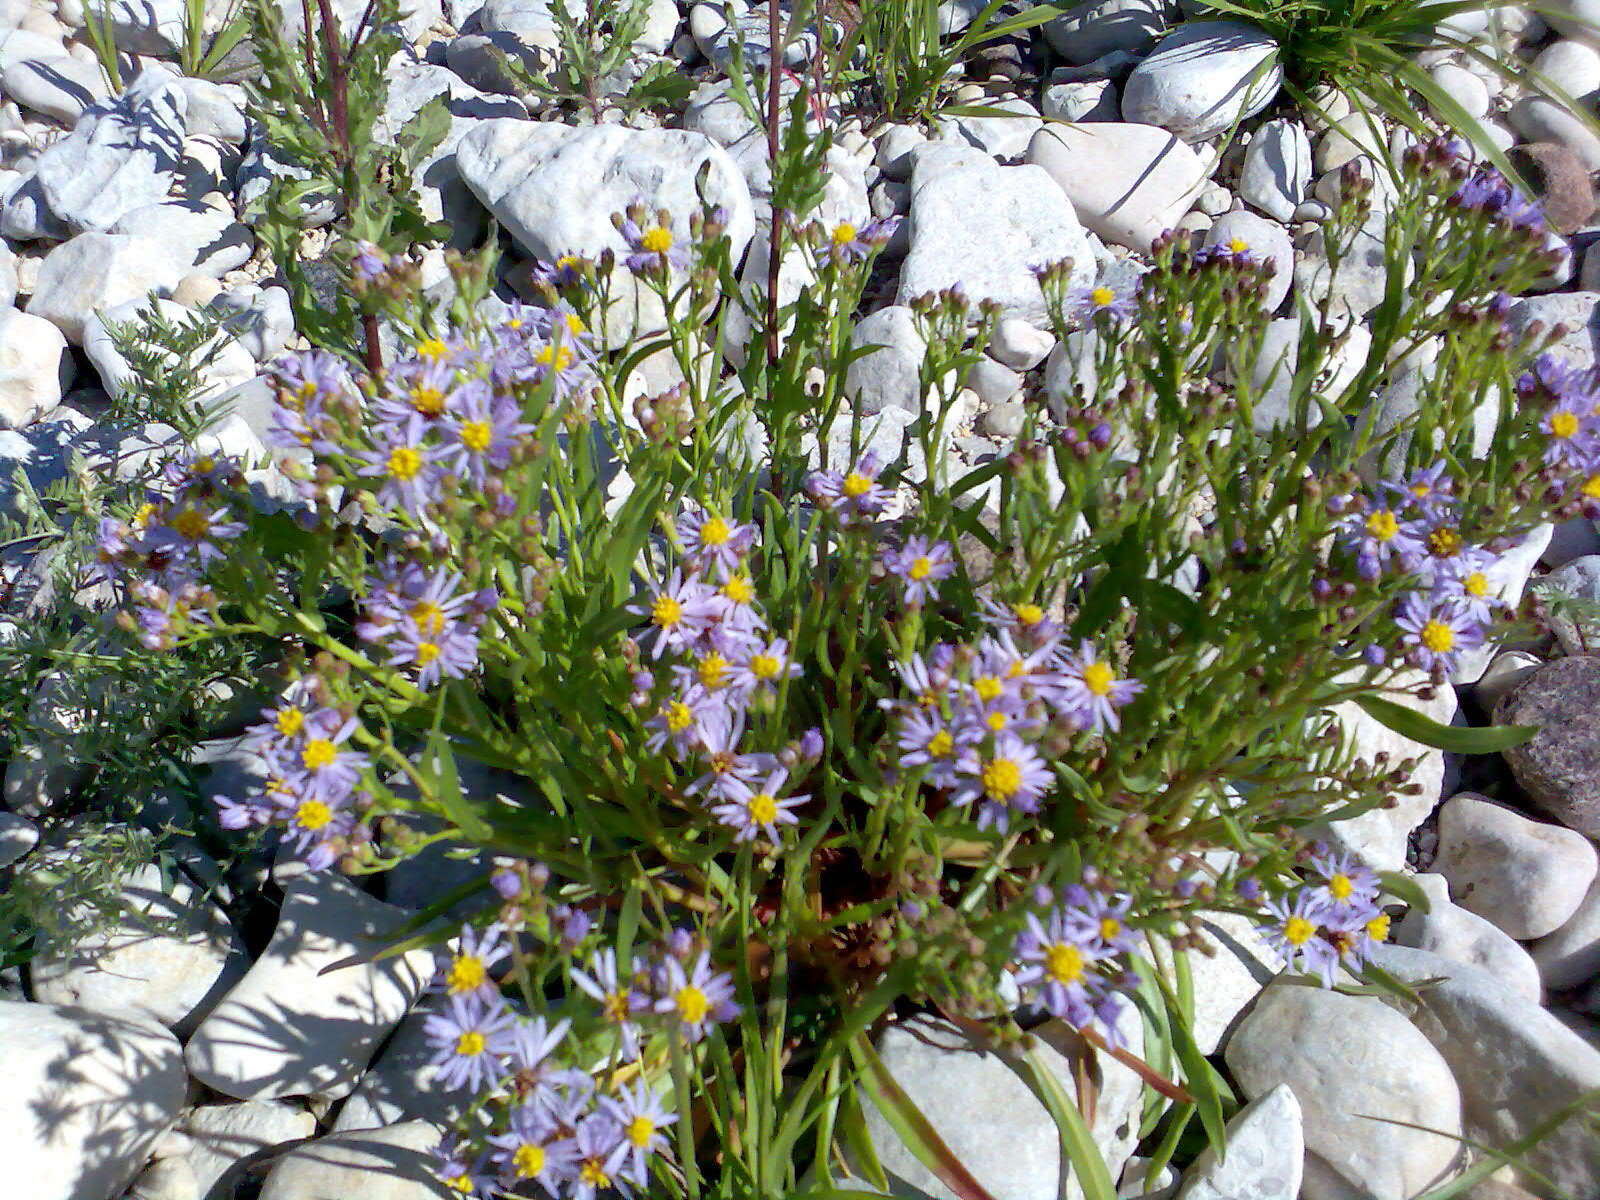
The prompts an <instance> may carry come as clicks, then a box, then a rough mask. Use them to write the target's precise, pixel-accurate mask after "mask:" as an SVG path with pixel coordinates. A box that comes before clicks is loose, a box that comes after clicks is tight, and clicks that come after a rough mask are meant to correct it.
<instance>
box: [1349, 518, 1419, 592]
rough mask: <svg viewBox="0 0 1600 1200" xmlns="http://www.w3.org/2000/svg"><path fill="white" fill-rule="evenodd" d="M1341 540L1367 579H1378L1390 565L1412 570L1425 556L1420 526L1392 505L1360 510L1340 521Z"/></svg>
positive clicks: (1357, 567)
mask: <svg viewBox="0 0 1600 1200" xmlns="http://www.w3.org/2000/svg"><path fill="white" fill-rule="evenodd" d="M1338 531H1339V537H1340V540H1341V541H1342V542H1343V544H1344V546H1345V548H1346V549H1347V550H1349V551H1350V552H1351V553H1352V554H1354V555H1355V556H1356V570H1357V571H1358V572H1359V573H1360V575H1361V577H1362V578H1363V579H1376V578H1377V577H1378V576H1379V574H1381V573H1382V571H1383V568H1384V567H1386V566H1388V565H1389V564H1390V563H1395V564H1397V565H1399V566H1400V567H1401V568H1402V569H1405V570H1410V569H1411V567H1412V565H1413V564H1414V563H1415V562H1416V561H1417V560H1418V558H1419V557H1420V556H1421V554H1422V552H1423V550H1422V537H1421V532H1420V525H1419V523H1418V522H1416V521H1413V520H1408V519H1405V518H1403V517H1402V516H1401V514H1400V513H1398V512H1396V511H1395V510H1394V509H1393V508H1391V507H1389V506H1388V505H1371V506H1369V507H1367V508H1366V509H1365V510H1363V509H1360V508H1356V509H1354V510H1352V511H1351V512H1349V513H1347V514H1346V515H1345V516H1344V518H1343V519H1342V520H1341V521H1340V522H1339V527H1338Z"/></svg>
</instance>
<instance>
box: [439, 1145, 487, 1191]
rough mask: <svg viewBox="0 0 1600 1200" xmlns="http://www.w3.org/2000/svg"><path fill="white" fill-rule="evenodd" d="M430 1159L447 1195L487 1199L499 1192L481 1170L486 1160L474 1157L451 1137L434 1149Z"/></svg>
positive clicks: (484, 1171)
mask: <svg viewBox="0 0 1600 1200" xmlns="http://www.w3.org/2000/svg"><path fill="white" fill-rule="evenodd" d="M433 1158H434V1163H433V1172H434V1174H435V1175H436V1176H437V1177H438V1179H439V1182H440V1183H442V1184H444V1186H445V1187H446V1188H447V1189H448V1190H449V1192H450V1194H451V1195H453V1196H461V1197H464V1198H466V1197H478V1196H484V1197H487V1196H492V1195H495V1194H496V1193H497V1192H498V1191H499V1189H498V1188H496V1187H495V1180H494V1176H493V1175H491V1174H489V1172H488V1171H486V1170H485V1169H484V1168H485V1167H486V1166H487V1165H488V1160H487V1158H486V1157H485V1156H484V1155H481V1154H480V1155H477V1156H476V1157H474V1156H473V1155H472V1154H471V1153H470V1151H469V1150H468V1149H467V1148H466V1147H464V1146H462V1145H461V1143H460V1140H459V1139H458V1138H457V1137H455V1136H454V1135H451V1136H450V1137H447V1138H445V1139H444V1140H443V1141H441V1142H440V1143H439V1144H438V1145H437V1146H436V1147H434V1150H433Z"/></svg>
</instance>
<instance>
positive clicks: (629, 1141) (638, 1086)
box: [600, 1080, 678, 1187]
mask: <svg viewBox="0 0 1600 1200" xmlns="http://www.w3.org/2000/svg"><path fill="white" fill-rule="evenodd" d="M600 1110H601V1111H602V1112H603V1113H605V1114H606V1115H607V1116H609V1117H610V1118H611V1119H612V1120H613V1121H615V1122H616V1123H617V1127H618V1128H619V1129H621V1130H622V1141H623V1144H624V1146H626V1147H627V1156H626V1162H625V1164H624V1165H623V1166H621V1167H620V1168H619V1170H618V1175H619V1177H621V1178H624V1179H626V1180H627V1181H628V1182H629V1183H631V1184H633V1185H634V1186H635V1187H644V1186H645V1185H646V1184H647V1183H648V1182H649V1178H650V1176H649V1159H650V1155H652V1154H659V1153H660V1152H661V1151H663V1150H665V1149H666V1146H667V1139H666V1137H665V1135H663V1134H662V1132H661V1131H662V1130H663V1129H665V1128H666V1127H667V1126H668V1125H671V1124H672V1123H673V1122H674V1121H676V1120H677V1119H678V1114H677V1113H669V1112H668V1111H667V1110H666V1108H665V1107H664V1106H663V1104H662V1103H661V1097H659V1096H657V1095H656V1093H655V1092H654V1091H652V1090H651V1089H650V1087H649V1086H648V1085H647V1084H645V1083H644V1082H643V1081H642V1080H641V1081H639V1082H637V1083H635V1084H634V1086H633V1087H632V1088H629V1087H627V1086H626V1085H624V1086H623V1087H622V1088H620V1089H619V1090H618V1093H617V1095H616V1097H615V1098H613V1097H611V1096H603V1097H601V1099H600Z"/></svg>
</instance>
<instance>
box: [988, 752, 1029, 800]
mask: <svg viewBox="0 0 1600 1200" xmlns="http://www.w3.org/2000/svg"><path fill="white" fill-rule="evenodd" d="M1021 787H1022V768H1021V767H1019V766H1017V764H1016V763H1014V762H1012V761H1011V760H1010V759H1009V758H997V759H995V760H994V761H993V762H988V763H985V764H984V766H983V791H984V794H985V795H987V796H988V797H989V799H991V800H1009V799H1011V797H1012V796H1015V795H1016V794H1017V792H1018V790H1019V789H1021Z"/></svg>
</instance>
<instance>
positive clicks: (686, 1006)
mask: <svg viewBox="0 0 1600 1200" xmlns="http://www.w3.org/2000/svg"><path fill="white" fill-rule="evenodd" d="M672 1003H673V1004H674V1005H676V1006H677V1009H678V1017H679V1019H680V1020H682V1021H683V1022H684V1024H686V1025H698V1024H699V1023H700V1022H701V1021H704V1020H705V1019H706V1014H707V1013H708V1012H710V1011H711V1001H710V999H709V998H707V996H706V994H705V993H704V992H702V991H701V990H700V989H699V988H697V987H695V985H694V984H692V983H690V984H686V985H684V986H683V987H681V988H679V989H678V991H677V993H676V994H675V995H674V996H673V997H672Z"/></svg>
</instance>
